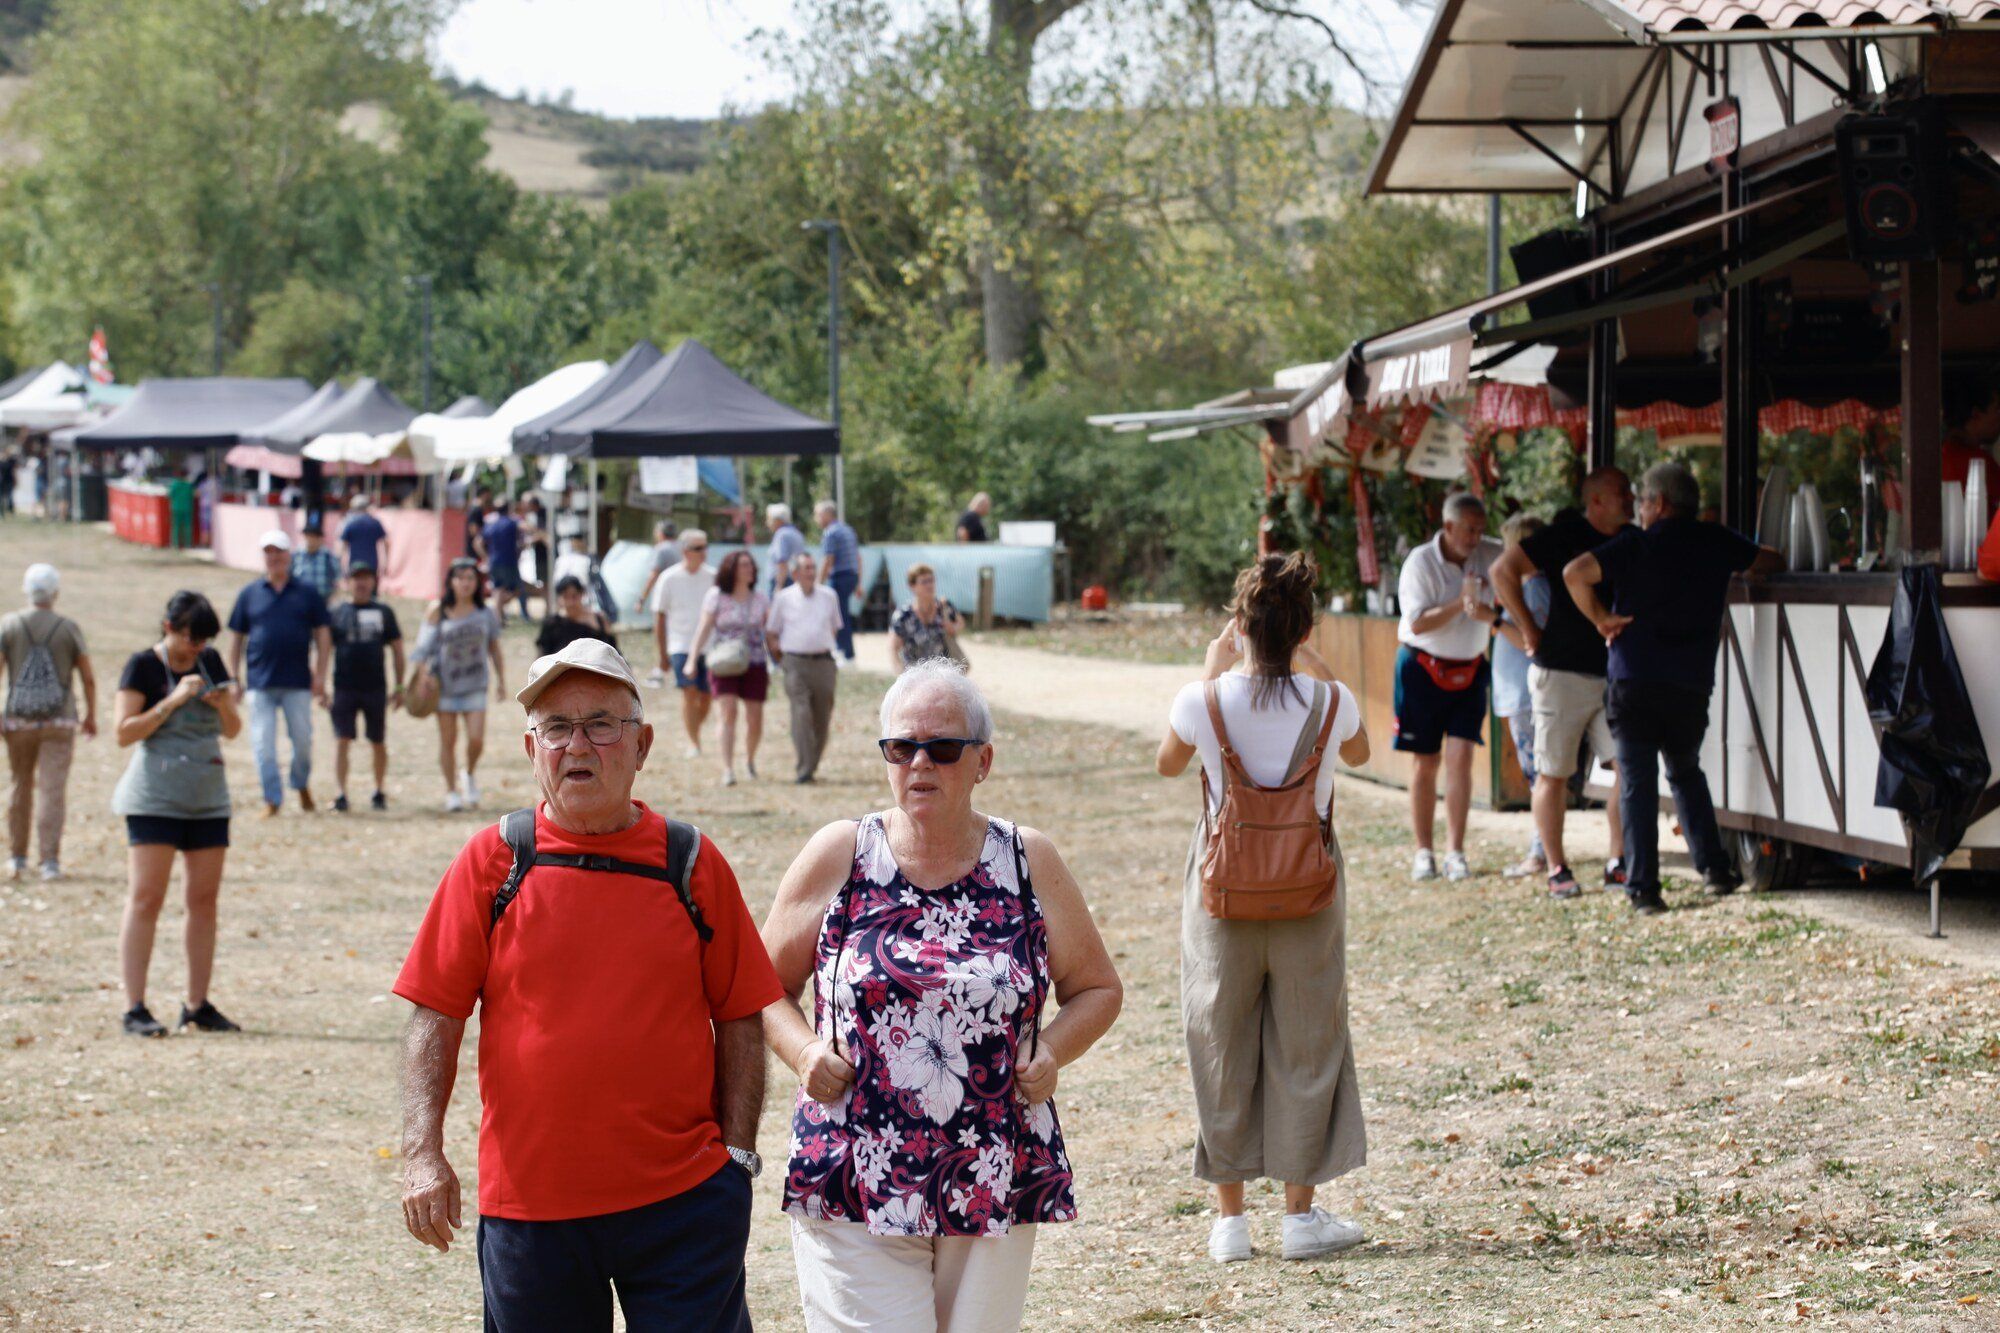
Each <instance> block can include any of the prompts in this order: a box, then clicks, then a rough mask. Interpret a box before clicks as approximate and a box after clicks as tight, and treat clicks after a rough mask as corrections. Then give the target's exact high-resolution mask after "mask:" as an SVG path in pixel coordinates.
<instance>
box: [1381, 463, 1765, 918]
mask: <svg viewBox="0 0 2000 1333" xmlns="http://www.w3.org/2000/svg"><path fill="white" fill-rule="evenodd" d="M1578 499H1579V501H1580V502H1581V503H1580V505H1579V506H1578V507H1574V508H1566V509H1564V510H1562V511H1561V512H1560V513H1558V514H1557V515H1556V516H1555V519H1554V520H1553V521H1552V522H1550V523H1548V524H1546V525H1538V524H1536V523H1534V522H1533V521H1532V520H1522V519H1520V518H1518V517H1517V518H1516V519H1512V520H1509V525H1508V529H1507V543H1506V545H1505V547H1504V548H1503V547H1502V546H1501V544H1500V543H1497V542H1495V541H1493V540H1492V539H1490V538H1488V537H1487V536H1486V508H1485V505H1484V504H1483V503H1481V501H1480V500H1479V499H1478V498H1477V497H1476V496H1473V495H1471V494H1469V493H1465V492H1459V493H1456V494H1454V495H1452V496H1450V497H1448V498H1447V499H1446V500H1445V502H1444V510H1443V520H1444V521H1443V524H1442V526H1441V527H1440V529H1439V531H1438V533H1437V535H1436V536H1435V537H1433V538H1432V539H1431V540H1430V541H1427V542H1425V543H1424V544H1422V545H1421V546H1419V547H1417V548H1416V550H1414V551H1412V552H1411V553H1410V555H1409V557H1408V558H1407V559H1406V560H1405V561H1404V562H1403V568H1402V572H1401V575H1400V578H1399V579H1398V583H1397V595H1398V600H1399V603H1400V611H1401V619H1400V622H1399V625H1398V638H1399V639H1400V640H1401V643H1402V647H1401V650H1400V652H1399V654H1398V657H1397V664H1396V696H1395V716H1396V736H1395V740H1394V745H1395V748H1396V749H1398V750H1404V751H1407V752H1409V754H1410V755H1411V758H1412V761H1413V768H1412V777H1411V780H1410V824H1411V831H1412V834H1413V836H1414V840H1415V842H1416V844H1417V849H1416V852H1415V854H1414V856H1413V858H1412V864H1411V873H1412V875H1413V877H1414V878H1416V879H1418V880H1425V879H1431V878H1434V877H1436V876H1437V875H1438V874H1439V872H1440V866H1439V862H1438V860H1437V858H1436V853H1435V850H1434V844H1433V829H1434V824H1435V818H1436V805H1437V778H1438V773H1439V771H1440V768H1442V771H1443V774H1444V799H1445V824H1446V837H1447V840H1448V841H1447V844H1446V851H1445V855H1444V860H1443V864H1442V873H1443V875H1444V877H1445V878H1446V879H1464V878H1466V877H1467V876H1469V875H1470V874H1471V873H1472V869H1471V866H1470V864H1469V863H1468V861H1467V859H1466V856H1465V822H1466V811H1467V808H1468V807H1469V805H1470V803H1471V795H1472V791H1471V786H1472V784H1471V775H1472V756H1473V753H1474V749H1475V747H1477V746H1478V745H1480V744H1481V743H1482V742H1481V734H1482V724H1483V723H1484V720H1485V716H1486V711H1487V690H1488V685H1489V672H1490V681H1491V686H1492V689H1493V692H1494V700H1493V702H1494V705H1495V710H1496V713H1497V715H1498V716H1500V717H1502V718H1504V719H1506V721H1507V724H1508V728H1509V731H1510V733H1511V735H1512V738H1513V744H1514V747H1515V750H1516V754H1517V756H1518V758H1519V761H1520V766H1521V771H1522V774H1523V776H1524V777H1526V778H1527V779H1528V781H1529V783H1530V787H1531V793H1532V806H1533V810H1534V817H1535V839H1534V841H1533V843H1532V844H1531V845H1530V847H1529V848H1528V853H1527V855H1526V857H1525V858H1524V859H1523V860H1522V861H1521V862H1519V863H1518V864H1517V865H1516V866H1514V867H1512V868H1511V872H1512V873H1514V874H1516V875H1517V876H1519V875H1528V874H1545V875H1546V876H1547V877H1548V895H1549V896H1550V897H1551V898H1554V899H1569V898H1575V897H1577V896H1578V895H1579V894H1581V893H1582V892H1583V885H1582V883H1581V882H1580V881H1579V879H1578V878H1577V875H1576V872H1575V870H1574V869H1573V868H1572V867H1571V865H1570V863H1569V862H1570V856H1569V849H1568V845H1567V843H1566V842H1565V840H1564V833H1565V829H1564V824H1565V814H1566V812H1567V810H1568V809H1569V806H1570V804H1571V802H1572V801H1573V800H1574V799H1576V792H1577V788H1578V786H1580V785H1581V784H1580V782H1579V778H1580V777H1581V776H1582V775H1583V774H1584V773H1586V772H1588V771H1590V767H1591V765H1593V764H1598V765H1602V767H1603V771H1604V773H1605V775H1606V776H1607V779H1608V782H1609V785H1610V786H1611V787H1612V788H1613V796H1612V799H1611V801H1610V802H1609V805H1608V811H1607V813H1608V816H1609V822H1610V835H1611V846H1612V854H1611V856H1610V857H1609V858H1608V860H1607V862H1606V864H1605V871H1604V887H1605V888H1606V889H1622V890H1623V891H1624V892H1625V894H1626V896H1627V899H1628V901H1629V902H1630V903H1631V905H1632V908H1633V910H1635V911H1638V912H1641V913H1645V914H1648V915H1653V914H1657V913H1660V912H1663V911H1665V910H1666V901H1665V899H1664V898H1663V896H1662V894H1661V885H1660V871H1659V818H1658V814H1659V772H1660V766H1661V763H1662V761H1663V760H1664V762H1665V765H1666V770H1667V780H1668V783H1669V785H1670V786H1671V787H1672V788H1673V793H1674V802H1675V808H1676V810H1677V812H1678V814H1679V817H1680V826H1681V829H1682V832H1683V834H1684V835H1685V836H1686V838H1687V841H1688V848H1689V851H1690V852H1691V854H1692V856H1693V860H1694V863H1695V868H1696V869H1697V870H1698V871H1699V872H1700V873H1701V875H1702V879H1703V883H1704V886H1705V888H1706V889H1707V891H1708V892H1709V893H1712V894H1718V895H1720V894H1728V893H1733V892H1734V891H1735V890H1736V889H1737V887H1738V886H1739V883H1740V881H1739V880H1738V878H1737V875H1736V872H1735V870H1734V868H1733V865H1732V862H1731V859H1730V857H1729V856H1728V854H1727V852H1726V849H1725V848H1724V847H1723V844H1722V834H1721V830H1720V828H1719V827H1718V826H1717V823H1716V818H1715V807H1714V803H1713V801H1712V800H1711V798H1710V794H1709V790H1708V780H1707V777H1706V776H1705V775H1704V774H1703V772H1702V769H1701V758H1700V754H1701V743H1702V738H1703V736H1704V735H1706V733H1707V729H1708V720H1709V696H1710V693H1711V691H1712V689H1713V687H1714V673H1715V654H1716V649H1717V644H1718V642H1719V639H1720V634H1721V627H1722V616H1723V612H1724V599H1725V595H1726V593H1727V590H1728V586H1729V580H1730V579H1731V578H1732V577H1734V576H1735V575H1737V574H1739V573H1743V572H1745V571H1752V572H1756V573H1766V572H1769V571H1771V570H1774V569H1777V568H1779V567H1780V562H1781V560H1782V557H1781V556H1780V555H1779V554H1778V552H1776V551H1774V550H1772V549H1770V548H1769V547H1760V546H1758V545H1757V544H1756V543H1755V542H1753V541H1751V540H1750V539H1749V538H1747V537H1743V536H1741V535H1740V534H1738V533H1735V532H1732V531H1731V530H1730V529H1728V528H1726V527H1724V526H1723V525H1721V524H1719V523H1715V522H1712V521H1708V520H1705V519H1703V518H1702V517H1701V516H1700V501H1701V492H1700V488H1699V487H1698V486H1697V485H1696V483H1695V479H1694V475H1693V474H1692V473H1691V472H1689V471H1688V469H1687V468H1686V467H1685V466H1683V465H1681V464H1679V463H1673V462H1666V463H1657V464H1655V465H1654V466H1652V467H1651V468H1649V469H1647V471H1646V474H1645V476H1644V477H1643V478H1642V479H1641V480H1640V484H1639V488H1638V495H1637V514H1638V520H1639V521H1638V524H1637V525H1636V526H1635V525H1634V524H1633V523H1632V517H1633V510H1634V496H1633V488H1632V484H1631V481H1630V479H1629V478H1627V477H1626V475H1625V474H1624V473H1623V472H1621V471H1619V470H1618V469H1617V468H1615V467H1604V468H1599V469H1597V470H1595V471H1593V472H1591V473H1590V474H1589V475H1587V476H1586V477H1585V478H1584V480H1583V484H1582V486H1581V488H1580V490H1579V494H1578ZM1605 588H1608V589H1609V590H1610V591H1609V597H1608V601H1607V600H1606V596H1605V593H1604V589H1605ZM1496 634H1497V635H1498V637H1499V639H1500V640H1501V642H1499V643H1498V644H1495V645H1494V649H1493V655H1492V661H1491V664H1490V666H1489V662H1488V659H1487V647H1488V644H1489V642H1491V640H1492V639H1493V638H1494V636H1495V635H1496ZM1523 685H1525V690H1524V689H1523Z"/></svg>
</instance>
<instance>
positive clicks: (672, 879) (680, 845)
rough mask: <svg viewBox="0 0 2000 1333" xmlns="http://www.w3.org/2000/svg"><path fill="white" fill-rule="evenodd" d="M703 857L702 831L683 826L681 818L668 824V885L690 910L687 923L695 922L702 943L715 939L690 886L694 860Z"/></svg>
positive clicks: (695, 931)
mask: <svg viewBox="0 0 2000 1333" xmlns="http://www.w3.org/2000/svg"><path fill="white" fill-rule="evenodd" d="M700 855H701V830H700V829H698V828H696V827H695V826H694V825H692V824H683V823H682V822H681V821H680V820H678V819H669V820H668V821H667V882H668V883H670V884H672V885H673V886H674V894H675V896H677V897H678V898H679V899H680V900H681V906H682V907H685V908H686V909H687V914H688V920H690V921H692V922H694V933H695V934H697V935H699V936H701V942H702V943H703V944H706V943H708V942H709V941H710V940H712V939H714V938H715V929H714V927H712V926H710V925H709V924H708V922H707V921H705V920H703V919H702V915H701V908H700V907H699V906H698V905H697V904H696V903H695V900H694V890H693V889H692V888H691V887H689V886H690V884H691V882H692V880H693V878H694V863H695V858H696V857H698V856H700Z"/></svg>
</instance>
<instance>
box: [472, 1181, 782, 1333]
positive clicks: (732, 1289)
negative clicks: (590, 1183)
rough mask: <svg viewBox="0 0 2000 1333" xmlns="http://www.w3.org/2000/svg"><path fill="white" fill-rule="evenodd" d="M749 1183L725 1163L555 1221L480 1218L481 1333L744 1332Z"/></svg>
mask: <svg viewBox="0 0 2000 1333" xmlns="http://www.w3.org/2000/svg"><path fill="white" fill-rule="evenodd" d="M749 1242H750V1177H749V1175H748V1174H747V1173H745V1172H744V1170H743V1169H742V1168H741V1167H739V1166H737V1165H735V1164H734V1163H731V1164H729V1165H727V1166H725V1167H723V1168H722V1169H721V1170H720V1171H718V1172H716V1173H715V1174H714V1175H712V1176H710V1177H709V1178H708V1179H707V1180H705V1181H703V1182H702V1183H701V1184H699V1185H697V1186H695V1187H694V1188H693V1189H691V1190H688V1191H686V1192H685V1193H681V1194H676V1195H674V1196H673V1197H672V1198H670V1199H662V1200H660V1201H659V1202H658V1203H649V1204H646V1205H645V1206H644V1207H641V1208H630V1209H627V1210H626V1211H624V1212H622V1213H605V1214H603V1215H602V1216H599V1217H578V1218H571V1219H568V1220H566V1221H561V1222H521V1221H515V1220H512V1219H509V1218H505V1217H482V1218H480V1219H479V1281H480V1286H481V1288H482V1289H483V1290H484V1292H485V1296H486V1328H487V1330H488V1333H556V1331H558V1330H561V1331H563V1333H567V1330H572V1329H574V1330H597V1329H605V1330H608V1329H610V1327H611V1299H612V1294H613V1292H616V1293H617V1298H618V1307H619V1308H620V1309H621V1310H623V1311H624V1312H625V1325H626V1327H627V1328H629V1329H631V1330H632V1331H633V1333H650V1331H651V1330H668V1329H671V1330H674V1331H675V1333H682V1331H683V1330H684V1331H685V1333H750V1306H749V1303H748V1301H747V1299H746V1297H745V1292H744V1279H743V1253H744V1249H745V1248H746V1247H747V1246H748V1244H749Z"/></svg>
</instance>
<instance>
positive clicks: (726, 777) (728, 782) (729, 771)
mask: <svg viewBox="0 0 2000 1333" xmlns="http://www.w3.org/2000/svg"><path fill="white" fill-rule="evenodd" d="M722 785H723V786H725V787H734V786H735V785H736V770H735V769H733V768H725V769H723V770H722Z"/></svg>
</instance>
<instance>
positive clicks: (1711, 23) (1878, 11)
mask: <svg viewBox="0 0 2000 1333" xmlns="http://www.w3.org/2000/svg"><path fill="white" fill-rule="evenodd" d="M1608 5H1609V7H1611V8H1615V9H1618V10H1622V11H1623V12H1625V13H1626V14H1629V15H1631V16H1632V18H1633V19H1634V20H1635V21H1636V23H1638V24H1640V25H1643V26H1644V27H1645V29H1646V30H1647V31H1649V32H1654V33H1666V32H1689V31H1695V32H1699V31H1703V30H1706V31H1710V32H1722V31H1727V30H1729V29H1731V28H1817V27H1829V28H1856V27H1866V26H1871V25H1874V24H1882V23H1889V24H1902V23H1941V22H1950V21H1951V20H1953V19H1958V20H1962V21H1971V20H1974V19H2000V0H1608Z"/></svg>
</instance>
